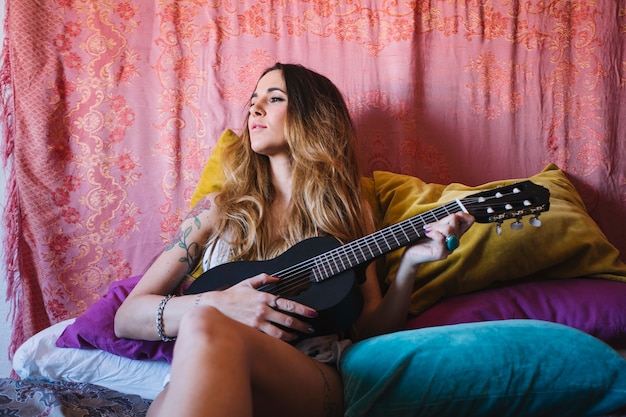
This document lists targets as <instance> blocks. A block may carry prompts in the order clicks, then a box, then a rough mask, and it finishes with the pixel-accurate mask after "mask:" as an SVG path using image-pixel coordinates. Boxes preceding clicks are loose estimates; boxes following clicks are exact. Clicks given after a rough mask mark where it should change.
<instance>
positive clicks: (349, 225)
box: [209, 63, 366, 260]
mask: <svg viewBox="0 0 626 417" xmlns="http://www.w3.org/2000/svg"><path fill="white" fill-rule="evenodd" d="M275 70H280V71H282V75H283V78H284V80H285V86H286V89H287V116H286V121H285V137H286V140H287V143H288V146H289V150H290V156H291V163H292V166H293V182H292V191H291V203H292V209H291V210H290V211H289V212H288V213H286V214H285V218H284V219H283V222H282V223H281V224H282V225H283V227H282V228H281V230H280V232H279V237H280V238H279V239H276V232H275V230H270V229H271V227H272V225H271V222H269V221H267V220H268V216H269V215H270V214H269V208H270V207H271V204H272V202H273V201H274V197H275V192H274V191H275V190H274V188H273V185H272V182H271V176H270V166H269V159H268V158H267V157H266V156H264V155H260V154H257V153H255V152H254V151H253V150H252V148H251V146H250V135H249V131H248V126H247V122H246V123H245V125H244V129H243V134H242V137H241V140H239V141H235V142H234V143H233V144H232V145H231V146H229V147H228V148H227V149H226V150H225V152H224V159H223V161H222V164H223V169H224V173H225V182H224V185H223V187H222V190H221V191H220V193H219V194H218V196H217V197H216V205H217V207H218V209H219V210H220V212H219V213H220V216H219V218H220V220H219V222H218V225H217V227H216V228H215V230H214V233H213V235H212V236H211V238H210V239H209V244H211V242H214V241H215V240H216V239H225V240H226V241H227V243H228V244H229V246H230V248H231V255H230V259H229V260H262V259H270V258H273V257H275V256H277V255H278V254H280V253H282V252H284V251H285V250H286V249H288V248H289V247H291V246H293V245H294V244H296V243H297V242H299V241H301V240H303V239H305V238H308V237H313V236H334V237H335V238H337V239H338V240H339V241H341V242H342V243H345V242H348V241H351V240H354V239H356V238H359V237H361V236H363V235H364V234H365V231H366V226H365V224H366V222H365V214H364V212H363V204H362V197H361V186H360V172H359V168H358V163H357V157H356V150H355V146H356V133H355V128H354V125H353V122H352V119H351V117H350V114H349V112H348V108H347V106H346V103H345V101H344V99H343V96H342V95H341V92H340V91H339V90H338V89H337V87H336V86H335V85H334V84H333V83H332V82H331V81H330V80H329V79H328V78H326V77H325V76H323V75H320V74H318V73H316V72H313V71H311V70H309V69H307V68H305V67H303V66H301V65H294V64H281V63H276V64H275V65H274V66H273V67H271V68H268V69H267V70H266V71H265V72H264V73H263V75H265V74H267V73H268V72H270V71H275Z"/></svg>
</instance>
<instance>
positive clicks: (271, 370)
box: [237, 323, 343, 417]
mask: <svg viewBox="0 0 626 417" xmlns="http://www.w3.org/2000/svg"><path fill="white" fill-rule="evenodd" d="M237 326H241V327H242V329H241V331H242V332H243V333H245V334H246V337H245V339H246V340H247V341H249V342H250V343H249V345H248V346H249V347H250V351H249V353H250V355H252V357H251V364H252V374H251V376H252V378H251V382H252V384H253V385H252V397H253V403H254V415H255V417H264V416H268V417H269V416H272V417H275V416H286V417H287V416H288V417H293V416H298V417H307V416H311V417H340V416H343V385H342V381H341V377H340V375H339V372H338V371H337V369H336V368H335V367H334V366H331V365H327V364H324V363H320V362H318V361H316V360H315V359H312V358H310V357H309V356H307V355H305V354H304V353H302V352H300V351H299V350H297V349H296V348H295V347H293V346H292V345H290V344H288V343H286V342H283V341H281V340H279V339H275V338H273V337H270V336H267V335H265V334H264V333H261V332H259V331H257V330H255V329H252V328H250V327H248V326H245V325H241V324H240V323H237Z"/></svg>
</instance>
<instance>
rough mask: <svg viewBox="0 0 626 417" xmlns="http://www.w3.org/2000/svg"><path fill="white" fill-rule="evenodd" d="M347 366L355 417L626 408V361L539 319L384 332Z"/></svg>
mask: <svg viewBox="0 0 626 417" xmlns="http://www.w3.org/2000/svg"><path fill="white" fill-rule="evenodd" d="M339 367H340V370H341V373H342V376H343V378H344V389H345V406H346V412H345V416H346V417H357V416H367V417H390V416H403V417H409V416H413V417H417V416H437V417H445V416H450V417H460V416H481V417H484V416H494V417H495V416H497V417H506V416H515V417H522V416H529V417H530V416H532V417H541V416H546V417H548V416H549V417H558V416H563V417H565V416H567V417H571V416H597V415H601V414H607V413H609V412H612V411H615V410H617V409H619V408H621V407H624V406H626V360H624V359H623V358H621V357H620V356H619V355H618V354H617V353H616V352H615V351H614V350H613V349H611V348H610V347H608V346H607V345H605V344H604V343H603V342H601V341H600V340H598V339H596V338H594V337H592V336H589V335H588V334H586V333H583V332H581V331H579V330H576V329H573V328H570V327H567V326H564V325H560V324H555V323H548V322H544V321H538V320H505V321H496V322H483V323H469V324H456V325H449V326H441V327H433V328H427V329H419V330H409V331H403V332H399V333H394V334H388V335H384V336H379V337H375V338H372V339H368V340H365V341H362V342H360V343H357V344H355V345H354V346H352V347H351V348H350V349H349V350H348V351H347V352H346V354H345V355H344V356H343V357H342V359H341V361H340V363H339Z"/></svg>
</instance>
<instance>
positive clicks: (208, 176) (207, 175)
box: [190, 129, 381, 219]
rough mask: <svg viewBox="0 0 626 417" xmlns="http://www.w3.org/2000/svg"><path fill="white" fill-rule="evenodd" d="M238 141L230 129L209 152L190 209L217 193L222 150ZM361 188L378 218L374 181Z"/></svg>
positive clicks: (364, 181)
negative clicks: (206, 196) (206, 197)
mask: <svg viewBox="0 0 626 417" xmlns="http://www.w3.org/2000/svg"><path fill="white" fill-rule="evenodd" d="M236 140H239V136H238V135H237V134H236V133H235V132H233V131H232V130H230V129H226V130H225V131H224V132H223V133H222V135H221V136H220V137H219V139H218V140H217V144H216V145H215V147H214V148H213V150H212V151H211V155H210V156H209V159H208V160H207V163H206V164H205V166H204V168H203V170H202V175H201V176H200V179H199V180H198V184H197V185H196V189H195V190H194V193H193V195H192V196H191V203H190V205H191V207H193V206H195V205H196V204H197V203H198V201H200V200H201V199H202V197H204V196H205V195H207V194H210V193H213V192H216V191H219V190H220V189H221V188H222V185H223V184H224V172H223V171H222V165H221V160H222V155H223V153H224V149H226V148H227V147H228V146H229V145H230V144H231V143H233V142H234V141H236ZM361 186H362V187H363V196H364V198H365V199H366V200H367V201H368V202H369V203H370V205H371V206H372V211H373V214H374V217H375V218H377V219H378V218H380V217H381V214H380V207H379V204H378V200H377V197H376V194H375V192H374V180H373V178H369V177H363V178H362V181H361Z"/></svg>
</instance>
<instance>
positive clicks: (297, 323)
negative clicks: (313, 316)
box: [267, 310, 315, 336]
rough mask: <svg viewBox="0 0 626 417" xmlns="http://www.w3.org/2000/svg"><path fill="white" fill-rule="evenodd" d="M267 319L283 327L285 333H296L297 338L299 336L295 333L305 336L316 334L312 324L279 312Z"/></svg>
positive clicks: (274, 312) (273, 313)
mask: <svg viewBox="0 0 626 417" xmlns="http://www.w3.org/2000/svg"><path fill="white" fill-rule="evenodd" d="M267 318H268V320H269V321H270V322H271V323H273V324H275V325H279V326H281V328H282V330H283V331H285V332H288V333H294V335H295V336H297V334H296V333H295V332H300V333H305V334H311V333H314V332H315V329H314V328H313V326H311V324H310V323H307V322H305V321H302V320H300V319H298V318H297V317H296V316H293V315H290V314H287V313H282V312H280V311H277V310H275V311H273V312H272V313H271V314H269V315H268V317H267Z"/></svg>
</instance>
